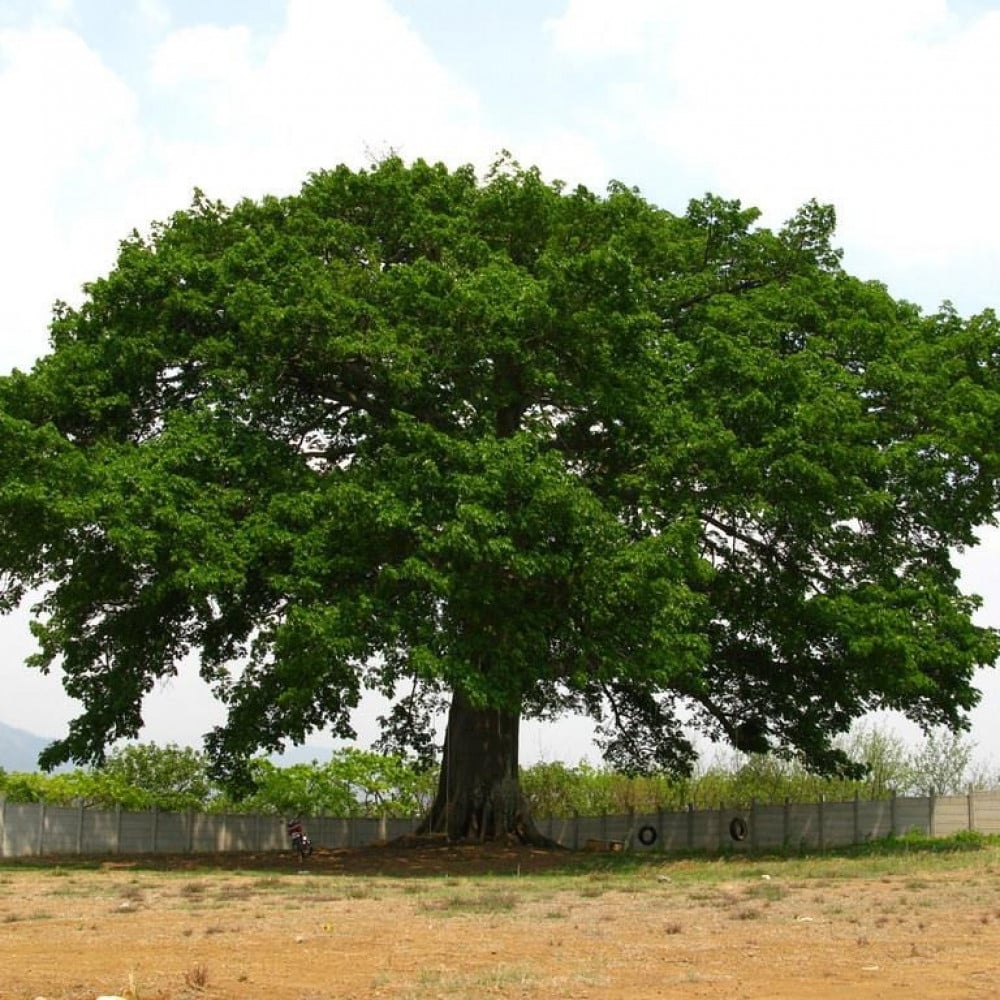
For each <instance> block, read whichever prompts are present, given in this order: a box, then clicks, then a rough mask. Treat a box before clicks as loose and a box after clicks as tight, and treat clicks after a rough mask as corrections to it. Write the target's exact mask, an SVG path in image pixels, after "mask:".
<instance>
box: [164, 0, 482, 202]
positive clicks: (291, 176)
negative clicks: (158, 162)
mask: <svg viewBox="0 0 1000 1000" xmlns="http://www.w3.org/2000/svg"><path fill="white" fill-rule="evenodd" d="M255 41H256V42H257V45H256V46H255V44H254V42H255ZM260 41H261V40H253V39H251V38H250V36H249V34H248V33H247V32H246V30H245V29H242V28H230V29H227V30H222V29H219V28H211V27H202V28H196V29H185V30H182V31H178V32H175V33H173V34H171V35H170V36H168V38H167V39H166V40H165V41H164V42H163V44H162V45H161V46H160V48H159V50H158V51H157V53H156V56H155V59H154V62H153V77H152V78H153V80H154V81H155V83H156V84H157V86H158V87H160V88H161V89H162V90H163V91H165V92H167V93H168V94H169V95H170V97H171V98H172V99H173V100H174V101H175V102H177V104H178V106H179V107H183V108H184V115H185V117H186V120H187V122H188V127H187V128H186V131H185V134H184V136H183V137H181V138H180V139H179V140H177V141H174V139H172V138H171V137H170V136H165V137H164V139H163V141H162V143H160V144H159V149H160V152H161V154H162V159H163V167H164V169H165V170H166V171H167V172H168V173H169V174H170V175H171V176H174V177H177V178H179V179H180V178H183V180H184V184H185V187H186V188H187V189H188V190H190V188H191V187H192V186H194V185H195V184H197V185H199V186H201V187H203V188H205V190H206V191H208V192H210V193H212V194H214V195H218V196H221V197H223V198H226V199H232V198H235V197H238V196H239V195H243V194H250V195H257V194H261V193H263V192H264V191H282V190H291V189H294V188H296V187H297V186H298V185H299V184H300V183H301V181H302V180H303V179H304V178H305V175H306V173H307V172H309V171H310V170H316V169H320V168H323V167H328V166H333V165H335V164H336V163H338V162H342V161H347V162H351V163H354V164H360V163H362V162H363V161H364V160H365V158H366V151H367V150H384V149H389V148H392V149H395V150H397V151H399V152H400V153H401V154H402V155H404V156H419V155H427V154H430V155H432V156H434V157H439V158H442V159H446V160H449V161H450V162H458V161H462V160H467V159H474V160H479V161H484V160H485V158H486V154H487V152H488V149H487V147H488V146H489V145H490V143H489V139H488V135H487V133H486V132H485V130H484V129H483V128H482V126H481V124H480V109H479V106H478V102H477V99H476V96H475V94H474V93H473V92H471V91H470V90H469V89H468V88H466V87H465V86H463V85H462V83H461V82H460V81H458V80H456V79H455V78H453V77H452V76H451V75H450V74H449V73H448V72H447V71H446V70H445V69H444V68H443V67H442V66H441V65H440V64H439V63H438V62H437V60H436V59H435V57H434V55H433V53H431V51H430V50H429V49H428V48H427V46H426V45H425V44H424V43H423V42H422V40H421V39H420V37H419V36H418V35H417V34H416V32H414V31H413V29H412V28H411V27H410V26H409V24H408V23H407V21H406V20H405V19H404V18H403V17H401V16H400V15H399V14H397V13H396V12H395V11H394V10H393V9H392V7H391V6H390V5H389V4H388V3H386V2H384V0H367V2H365V3H357V2H346V0H336V2H321V0H290V3H289V5H288V13H287V18H286V21H285V24H284V26H283V28H282V30H281V32H280V33H279V34H278V35H277V36H275V37H274V38H273V39H268V40H266V43H265V44H263V45H261V44H260ZM213 58H214V59H215V60H216V63H215V65H214V66H212V68H211V69H206V68H205V67H206V66H207V65H209V64H210V62H211V60H212V59H213ZM196 74H197V76H196ZM195 80H197V86H194V81H195ZM199 123H200V126H199Z"/></svg>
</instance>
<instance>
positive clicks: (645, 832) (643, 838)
mask: <svg viewBox="0 0 1000 1000" xmlns="http://www.w3.org/2000/svg"><path fill="white" fill-rule="evenodd" d="M656 836H657V834H656V828H655V827H652V826H640V827H639V832H638V833H637V834H636V837H638V839H639V843H640V844H642V846H643V847H652V845H653V844H655V843H656Z"/></svg>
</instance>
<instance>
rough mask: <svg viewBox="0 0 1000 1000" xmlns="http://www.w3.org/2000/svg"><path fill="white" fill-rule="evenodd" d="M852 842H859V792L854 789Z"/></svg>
mask: <svg viewBox="0 0 1000 1000" xmlns="http://www.w3.org/2000/svg"><path fill="white" fill-rule="evenodd" d="M854 843H855V844H860V843H861V793H860V792H859V791H858V790H857V789H856V788H855V789H854Z"/></svg>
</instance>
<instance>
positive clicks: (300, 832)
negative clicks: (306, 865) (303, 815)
mask: <svg viewBox="0 0 1000 1000" xmlns="http://www.w3.org/2000/svg"><path fill="white" fill-rule="evenodd" d="M285 827H286V828H287V830H288V836H289V837H291V839H292V850H293V851H295V853H296V854H298V856H299V861H305V859H306V858H307V857H309V855H310V854H312V852H313V845H312V841H311V840H310V839H309V838H308V837H307V836H306V831H305V827H304V826H303V825H302V820H300V819H297V818H296V819H290V820H289V821H288V822H287V823H286V824H285Z"/></svg>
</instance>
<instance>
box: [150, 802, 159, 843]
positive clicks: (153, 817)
mask: <svg viewBox="0 0 1000 1000" xmlns="http://www.w3.org/2000/svg"><path fill="white" fill-rule="evenodd" d="M159 826H160V810H159V808H158V807H157V806H153V808H152V810H151V811H150V814H149V851H150V853H151V854H155V853H156V840H157V834H158V833H159Z"/></svg>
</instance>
